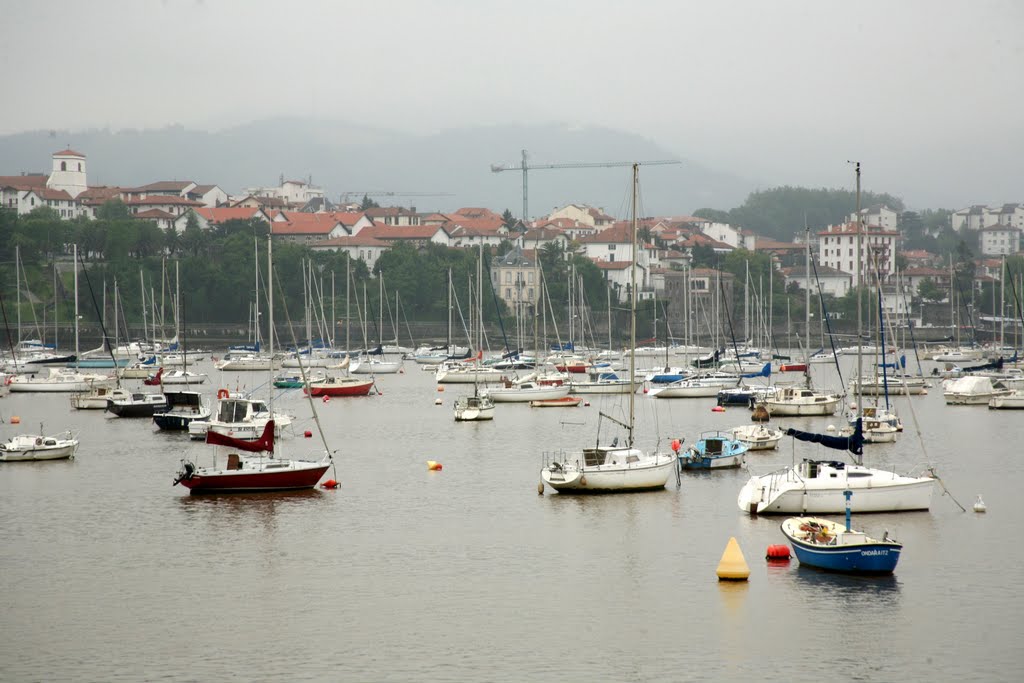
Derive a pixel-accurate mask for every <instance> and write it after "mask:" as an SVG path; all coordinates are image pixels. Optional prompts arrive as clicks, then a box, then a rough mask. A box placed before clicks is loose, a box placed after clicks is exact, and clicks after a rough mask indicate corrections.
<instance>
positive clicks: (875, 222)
mask: <svg viewBox="0 0 1024 683" xmlns="http://www.w3.org/2000/svg"><path fill="white" fill-rule="evenodd" d="M898 218H899V214H897V213H896V212H895V211H893V210H892V209H890V208H889V207H888V206H886V205H885V204H873V205H871V206H867V207H864V208H863V209H861V210H860V222H861V223H862V224H863V225H869V226H871V227H874V228H882V229H883V230H896V227H897V226H896V221H897V219H898ZM856 221H857V214H856V212H854V213H851V214H850V222H851V223H855V222H856Z"/></svg>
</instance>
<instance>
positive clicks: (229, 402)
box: [188, 389, 292, 441]
mask: <svg viewBox="0 0 1024 683" xmlns="http://www.w3.org/2000/svg"><path fill="white" fill-rule="evenodd" d="M271 420H273V422H274V425H275V429H276V431H275V434H274V435H275V436H278V437H279V436H281V433H282V429H284V428H286V427H290V426H291V424H292V417H291V416H290V415H286V414H284V413H278V412H274V413H271V412H270V408H269V407H268V406H267V404H266V402H265V401H262V400H259V399H254V398H247V397H245V396H244V395H242V394H238V393H235V394H231V393H229V392H228V391H227V390H225V389H221V390H220V391H219V392H217V406H216V408H215V412H214V417H213V418H211V419H209V420H195V421H193V422H191V423H189V425H188V435H189V438H191V439H195V440H202V439H205V438H206V432H207V431H210V430H213V431H215V432H218V433H220V434H223V435H224V436H230V437H233V438H236V439H243V440H247V441H255V440H256V439H258V438H260V435H261V434H262V433H263V428H264V427H265V426H266V424H267V423H268V422H270V421H271Z"/></svg>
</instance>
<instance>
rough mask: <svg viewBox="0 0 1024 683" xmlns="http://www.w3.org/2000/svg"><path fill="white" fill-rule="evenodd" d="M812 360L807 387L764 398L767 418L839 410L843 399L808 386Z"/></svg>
mask: <svg viewBox="0 0 1024 683" xmlns="http://www.w3.org/2000/svg"><path fill="white" fill-rule="evenodd" d="M804 230H805V232H806V237H805V241H806V251H805V257H804V258H805V266H804V278H805V281H804V284H805V289H806V293H805V297H806V301H805V310H804V315H805V323H804V328H805V334H806V336H807V340H806V346H805V351H806V352H807V353H808V354H810V352H811V351H810V350H811V318H810V316H811V307H810V290H811V278H810V272H811V233H810V229H809V228H806V227H805V228H804ZM810 364H811V358H810V355H808V357H807V363H806V364H805V365H804V380H805V384H806V386H804V387H783V388H781V389H780V390H779V391H777V392H776V393H775V394H774V395H771V396H766V397H765V399H764V406H765V408H766V409H767V410H768V414H769V415H771V416H772V417H775V416H776V415H784V416H796V415H834V414H835V412H836V410H838V408H839V404H840V402H841V401H842V400H843V397H842V396H841V395H839V394H833V393H823V392H820V391H815V390H814V388H813V387H812V385H811V370H810Z"/></svg>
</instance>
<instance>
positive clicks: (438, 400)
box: [434, 398, 442, 406]
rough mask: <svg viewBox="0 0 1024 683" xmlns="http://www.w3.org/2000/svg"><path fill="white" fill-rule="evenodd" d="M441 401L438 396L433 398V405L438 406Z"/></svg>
mask: <svg viewBox="0 0 1024 683" xmlns="http://www.w3.org/2000/svg"><path fill="white" fill-rule="evenodd" d="M441 403H442V401H441V399H439V398H435V399H434V405H435V406H439V405H441Z"/></svg>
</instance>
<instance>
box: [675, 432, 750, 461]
mask: <svg viewBox="0 0 1024 683" xmlns="http://www.w3.org/2000/svg"><path fill="white" fill-rule="evenodd" d="M747 450H748V449H747V445H746V444H745V443H743V442H742V441H740V440H739V439H736V438H733V436H732V435H731V434H727V433H724V432H704V433H703V434H701V435H700V438H699V439H697V441H695V442H694V444H693V445H692V446H690V447H689V448H688V449H687V450H686V451H684V452H682V453H680V454H679V468H680V469H684V470H717V469H724V468H727V467H741V466H742V465H743V464H744V462H746V454H747Z"/></svg>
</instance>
